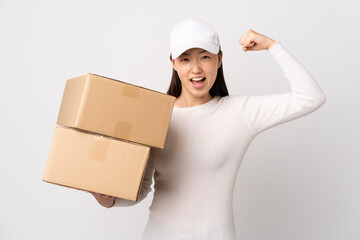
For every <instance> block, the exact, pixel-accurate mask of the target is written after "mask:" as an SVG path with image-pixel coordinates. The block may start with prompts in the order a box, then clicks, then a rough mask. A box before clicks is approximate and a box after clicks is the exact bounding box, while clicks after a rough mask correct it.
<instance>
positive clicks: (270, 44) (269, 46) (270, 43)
mask: <svg viewBox="0 0 360 240" xmlns="http://www.w3.org/2000/svg"><path fill="white" fill-rule="evenodd" d="M274 43H276V41H275V40H273V39H270V41H269V44H268V47H267V49H266V50H269V49H270V48H271V47H272V45H274Z"/></svg>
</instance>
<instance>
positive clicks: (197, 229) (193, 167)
mask: <svg viewBox="0 0 360 240" xmlns="http://www.w3.org/2000/svg"><path fill="white" fill-rule="evenodd" d="M268 52H269V53H270V54H271V55H272V56H273V57H274V58H275V59H276V61H277V62H278V63H279V65H280V67H281V68H282V70H283V71H284V73H285V77H286V78H287V79H288V81H289V83H290V88H291V91H289V92H286V93H282V94H268V95H241V96H236V95H230V96H226V97H219V96H216V97H215V98H213V99H212V100H210V101H208V102H206V103H204V104H201V105H197V106H194V107H187V108H180V107H176V106H174V109H173V113H172V117H171V120H170V125H169V129H168V135H167V137H166V142H165V147H164V149H155V148H154V149H152V150H151V156H150V158H149V162H148V166H147V170H146V173H145V176H144V181H143V185H142V188H141V192H140V196H139V200H138V201H137V202H132V201H129V200H125V199H120V198H116V200H115V205H114V206H131V205H134V204H136V203H138V202H140V201H141V200H143V199H144V198H145V197H146V196H147V194H148V193H149V192H150V191H151V187H150V186H151V184H152V176H153V175H154V180H155V185H154V189H155V192H154V198H153V201H152V204H151V206H150V207H149V210H150V215H149V220H148V223H147V225H146V228H145V229H144V232H143V236H142V239H146V240H150V239H154V240H155V239H156V240H176V239H196V240H200V239H204V240H205V239H206V240H211V239H214V240H221V239H226V240H230V239H236V232H235V226H234V220H233V202H232V200H233V192H234V185H235V180H236V177H237V173H238V170H239V167H240V164H241V162H242V159H243V157H244V155H245V152H246V150H247V148H248V146H249V144H250V143H251V141H252V140H253V139H254V137H255V136H256V135H257V134H259V133H260V132H262V131H264V130H266V129H269V128H271V127H274V126H277V125H279V124H281V123H285V122H288V121H291V120H294V119H297V118H300V117H302V116H305V115H307V114H309V113H311V112H313V111H315V110H317V109H318V108H319V107H320V106H322V105H323V104H324V103H325V101H326V97H325V94H324V92H323V91H322V90H321V88H320V87H319V85H318V84H317V82H316V81H315V80H314V78H313V77H312V76H311V75H310V74H309V73H308V72H307V71H306V69H305V68H304V67H303V66H302V65H301V64H300V63H299V62H298V61H297V60H296V59H295V58H294V57H293V56H292V55H291V54H290V53H289V52H288V50H287V49H286V48H285V47H284V46H282V45H281V43H280V42H275V43H274V44H273V46H272V47H271V48H270V49H269V50H268ZM154 170H155V172H154ZM153 173H154V174H153Z"/></svg>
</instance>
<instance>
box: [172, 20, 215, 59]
mask: <svg viewBox="0 0 360 240" xmlns="http://www.w3.org/2000/svg"><path fill="white" fill-rule="evenodd" d="M169 36H170V54H171V58H172V59H176V58H177V57H179V56H180V55H181V54H182V53H183V52H185V51H186V50H188V49H190V48H202V49H205V50H207V51H208V52H211V53H213V54H217V53H219V50H220V40H219V37H218V34H217V32H216V30H215V28H214V27H213V26H212V25H211V24H210V23H208V22H207V21H205V20H203V19H200V18H194V17H191V18H188V19H186V20H183V21H181V22H179V23H178V24H176V25H175V27H174V28H173V29H172V30H171V32H170V35H169ZM169 62H170V59H169Z"/></svg>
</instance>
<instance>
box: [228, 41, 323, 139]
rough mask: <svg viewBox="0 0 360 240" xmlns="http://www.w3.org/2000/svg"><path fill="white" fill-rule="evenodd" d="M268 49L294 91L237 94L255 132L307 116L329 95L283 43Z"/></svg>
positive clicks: (244, 113)
mask: <svg viewBox="0 0 360 240" xmlns="http://www.w3.org/2000/svg"><path fill="white" fill-rule="evenodd" d="M261 36H262V35H261ZM263 49H264V48H263ZM265 49H266V48H265ZM267 50H268V52H269V53H270V54H271V55H272V56H273V57H274V58H275V60H276V61H277V62H278V64H279V65H280V67H281V68H282V70H283V72H284V74H285V78H286V79H288V81H289V84H290V89H291V91H289V92H286V93H282V94H264V95H245V96H234V97H235V98H236V100H237V102H238V104H239V105H240V109H241V110H242V112H243V115H244V118H245V119H246V121H247V122H248V125H249V127H250V128H251V129H252V130H253V132H254V133H255V134H258V133H260V132H262V131H264V130H266V129H269V128H271V127H274V126H276V125H279V124H281V123H284V122H287V121H290V120H293V119H296V118H300V117H302V116H305V115H307V114H309V113H311V112H313V111H315V110H317V109H318V108H319V107H321V106H322V105H323V104H324V103H325V101H326V96H325V94H324V92H323V91H322V89H321V88H320V86H319V85H318V83H317V82H316V81H315V79H314V78H313V77H312V76H311V74H310V73H309V72H308V71H307V70H306V69H305V68H304V67H303V66H302V65H301V64H300V63H299V62H298V61H297V60H296V59H295V57H294V56H293V55H291V54H290V52H289V51H288V50H287V49H286V48H285V47H284V46H283V45H282V44H281V43H280V42H277V41H276V42H274V43H273V44H272V45H271V47H270V48H268V49H267Z"/></svg>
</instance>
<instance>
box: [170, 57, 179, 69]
mask: <svg viewBox="0 0 360 240" xmlns="http://www.w3.org/2000/svg"><path fill="white" fill-rule="evenodd" d="M169 59H170V62H171V65H172V67H173V68H174V70H175V71H177V70H176V66H175V60H174V59H171V57H170V58H169Z"/></svg>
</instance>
